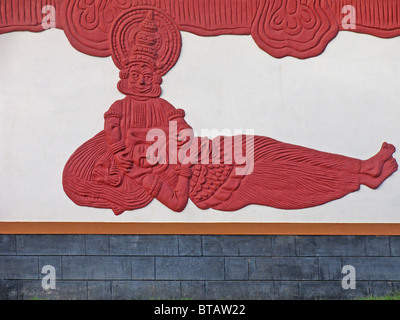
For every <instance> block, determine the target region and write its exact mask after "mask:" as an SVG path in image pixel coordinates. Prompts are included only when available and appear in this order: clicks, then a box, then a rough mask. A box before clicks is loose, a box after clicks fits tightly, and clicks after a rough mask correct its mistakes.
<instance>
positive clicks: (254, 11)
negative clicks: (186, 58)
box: [0, 0, 400, 59]
mask: <svg viewBox="0 0 400 320" xmlns="http://www.w3.org/2000/svg"><path fill="white" fill-rule="evenodd" d="M46 5H51V6H53V7H54V8H55V20H56V27H57V28H59V29H63V30H64V32H65V34H66V36H67V37H68V39H69V41H70V42H71V44H72V45H73V46H74V47H75V48H76V49H77V50H79V51H81V52H83V53H86V54H90V55H93V56H99V57H106V56H109V55H110V54H111V48H110V46H109V33H110V29H111V26H112V24H113V22H114V21H115V19H116V18H117V17H118V15H119V14H120V13H121V12H123V11H126V10H129V9H133V8H135V7H137V6H143V5H148V6H152V7H153V8H156V9H159V10H162V11H163V12H164V13H165V14H167V15H168V16H169V17H171V19H173V20H174V21H175V23H176V25H177V26H178V28H179V30H181V31H188V32H192V33H195V34H198V35H201V36H216V35H223V34H236V35H252V36H253V38H254V40H255V41H256V43H257V44H258V46H259V47H260V48H261V49H263V50H264V51H266V52H268V53H269V54H271V55H272V56H274V57H276V58H281V57H285V56H293V57H296V58H301V59H304V58H310V57H314V56H316V55H319V54H321V53H322V52H323V51H324V50H325V48H326V46H327V45H328V44H329V42H330V41H331V40H332V39H333V38H335V37H336V35H337V33H338V32H339V31H345V30H348V31H353V32H359V33H366V34H371V35H374V36H378V37H382V38H389V37H396V36H399V35H400V3H399V1H398V0H380V1H377V0H2V1H1V2H0V34H1V33H5V32H11V31H19V30H27V31H34V32H38V31H42V30H43V26H42V21H43V16H44V15H43V12H42V8H43V7H44V6H46ZM348 6H351V7H352V8H354V10H355V12H356V16H355V17H354V18H355V28H348V25H346V24H345V25H343V19H344V18H346V15H347V10H345V11H344V12H343V9H344V8H345V7H348Z"/></svg>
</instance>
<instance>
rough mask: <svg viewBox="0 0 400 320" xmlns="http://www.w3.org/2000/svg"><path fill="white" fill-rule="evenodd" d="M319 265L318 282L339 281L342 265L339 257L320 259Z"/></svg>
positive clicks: (341, 276) (341, 277) (341, 275)
mask: <svg viewBox="0 0 400 320" xmlns="http://www.w3.org/2000/svg"><path fill="white" fill-rule="evenodd" d="M318 263H319V279H320V280H341V279H343V274H342V263H341V258H340V257H333V258H330V257H320V258H318Z"/></svg>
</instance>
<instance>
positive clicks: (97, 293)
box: [88, 281, 112, 300]
mask: <svg viewBox="0 0 400 320" xmlns="http://www.w3.org/2000/svg"><path fill="white" fill-rule="evenodd" d="M88 299H89V300H111V299H112V293H111V282H109V281H89V282H88Z"/></svg>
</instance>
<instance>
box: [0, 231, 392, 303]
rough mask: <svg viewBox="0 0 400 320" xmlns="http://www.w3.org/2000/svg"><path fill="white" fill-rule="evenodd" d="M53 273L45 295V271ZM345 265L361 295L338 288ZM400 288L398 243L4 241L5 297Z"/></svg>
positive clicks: (316, 239) (114, 238)
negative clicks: (51, 285)
mask: <svg viewBox="0 0 400 320" xmlns="http://www.w3.org/2000/svg"><path fill="white" fill-rule="evenodd" d="M45 265H52V266H54V268H55V270H56V289H55V290H48V291H45V290H44V289H43V288H42V286H41V282H42V278H43V277H44V274H42V273H41V270H42V267H43V266H45ZM344 265H353V266H354V267H355V269H356V280H357V282H356V289H355V290H344V289H342V286H341V281H342V277H343V274H342V273H341V271H342V267H343V266H344ZM398 291H400V237H374V236H189V235H188V236H182V235H181V236H178V235H176V236H165V235H141V236H132V235H110V236H108V235H0V299H28V300H29V299H251V300H253V299H353V298H357V297H364V296H370V295H372V296H380V295H386V294H390V293H393V292H398Z"/></svg>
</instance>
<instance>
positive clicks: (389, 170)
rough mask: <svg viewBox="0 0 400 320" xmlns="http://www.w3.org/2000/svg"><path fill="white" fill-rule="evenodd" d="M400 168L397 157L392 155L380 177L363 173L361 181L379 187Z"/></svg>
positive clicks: (372, 187) (374, 187) (369, 185)
mask: <svg viewBox="0 0 400 320" xmlns="http://www.w3.org/2000/svg"><path fill="white" fill-rule="evenodd" d="M398 168H399V166H398V164H397V161H396V159H394V158H392V157H390V158H389V160H387V161H386V162H385V163H384V165H383V168H382V173H381V175H380V176H379V177H377V178H376V177H372V176H370V175H365V174H361V175H360V183H361V184H363V185H366V186H367V187H369V188H371V189H377V188H378V187H379V186H380V185H381V184H382V183H383V182H384V181H385V180H386V179H387V178H389V177H390V176H391V175H392V174H393V173H395V172H396V171H397V169H398Z"/></svg>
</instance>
